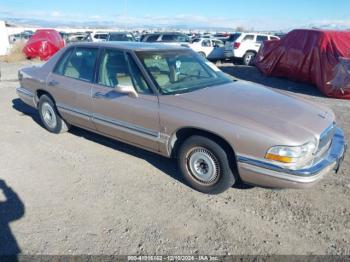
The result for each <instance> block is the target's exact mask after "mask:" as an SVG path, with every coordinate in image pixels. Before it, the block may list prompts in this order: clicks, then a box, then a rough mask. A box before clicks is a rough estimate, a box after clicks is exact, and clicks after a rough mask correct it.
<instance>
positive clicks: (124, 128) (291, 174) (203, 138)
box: [17, 42, 346, 194]
mask: <svg viewBox="0 0 350 262" xmlns="http://www.w3.org/2000/svg"><path fill="white" fill-rule="evenodd" d="M18 75H19V80H20V87H19V88H18V89H17V93H18V95H19V97H20V98H21V99H22V100H23V102H25V103H27V104H28V105H30V106H32V107H34V108H36V109H37V110H38V112H39V115H40V118H41V121H42V123H43V126H44V127H45V128H46V129H47V130H48V131H50V132H52V133H56V134H58V133H61V132H64V131H67V130H69V128H70V127H71V126H78V127H80V128H84V129H87V130H90V131H92V132H96V133H99V134H102V135H105V136H108V137H110V138H113V139H117V140H119V141H122V142H125V143H129V144H132V145H134V146H137V147H140V148H143V149H146V150H149V151H152V152H154V153H157V154H160V155H163V156H165V157H169V158H170V157H173V158H175V159H177V161H178V165H179V170H180V172H181V173H182V175H183V178H184V180H185V181H186V182H187V183H188V184H189V185H190V186H192V187H193V188H195V189H196V190H198V191H201V192H204V193H210V194H217V193H221V192H223V191H225V190H226V189H228V188H230V187H232V186H233V185H234V184H235V183H236V182H245V183H247V184H253V185H259V186H263V187H270V188H306V187H310V186H312V185H314V184H315V183H316V182H318V181H319V180H320V179H321V178H322V177H324V176H325V175H326V174H329V173H331V172H333V171H337V170H338V169H339V166H340V163H341V161H342V159H343V156H344V153H345V150H346V143H345V139H344V134H343V131H342V130H341V129H340V128H339V127H338V126H337V124H336V119H335V115H334V114H333V112H332V111H331V110H330V109H328V108H326V107H323V106H321V105H318V104H315V103H313V102H310V101H306V100H303V99H301V98H295V97H292V96H288V95H284V94H281V93H279V92H275V91H273V90H271V89H269V88H267V87H264V86H262V85H258V84H253V83H251V82H246V81H241V80H237V79H234V78H232V77H230V76H228V75H226V74H224V73H223V72H221V71H220V70H219V69H218V68H217V67H216V66H215V65H214V64H212V63H210V62H208V61H207V60H206V59H205V58H203V57H201V56H200V55H198V54H196V53H195V52H194V51H192V50H191V49H189V48H186V47H175V46H167V45H164V44H148V43H126V42H124V43H123V42H113V43H81V44H73V45H70V46H68V47H66V48H64V49H62V50H60V51H59V52H58V53H57V54H56V55H55V56H54V57H52V58H51V59H50V60H49V61H48V62H46V63H45V64H44V65H42V66H38V67H26V68H23V69H21V70H20V71H19V74H18ZM140 175H142V174H140Z"/></svg>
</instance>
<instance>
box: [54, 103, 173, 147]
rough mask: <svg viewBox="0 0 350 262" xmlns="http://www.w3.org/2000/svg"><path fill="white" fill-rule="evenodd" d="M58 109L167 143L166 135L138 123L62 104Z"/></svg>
mask: <svg viewBox="0 0 350 262" xmlns="http://www.w3.org/2000/svg"><path fill="white" fill-rule="evenodd" d="M57 108H58V109H59V110H62V111H65V112H66V113H69V114H73V115H76V116H79V117H84V118H85V119H90V120H91V121H95V122H98V123H100V124H103V125H106V124H108V125H111V126H112V127H113V128H118V129H119V130H122V131H124V132H128V133H130V134H133V135H137V136H141V137H144V138H147V139H150V140H153V141H158V142H160V143H167V139H168V136H167V135H166V134H163V133H159V132H156V131H153V130H150V129H147V128H144V127H141V126H138V125H133V124H130V123H127V122H124V121H119V120H115V119H111V118H106V117H104V116H101V115H98V114H92V113H89V112H87V111H81V110H79V109H76V108H72V107H69V106H66V105H63V104H59V103H58V104H57Z"/></svg>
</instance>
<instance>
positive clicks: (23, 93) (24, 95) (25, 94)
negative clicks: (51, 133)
mask: <svg viewBox="0 0 350 262" xmlns="http://www.w3.org/2000/svg"><path fill="white" fill-rule="evenodd" d="M16 92H17V95H18V97H19V98H20V99H21V100H22V101H23V102H24V103H26V104H27V105H30V106H32V107H34V108H36V103H35V100H34V94H33V93H32V92H31V91H29V90H28V89H25V88H23V87H18V88H17V89H16Z"/></svg>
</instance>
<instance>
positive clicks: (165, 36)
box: [141, 32, 190, 45]
mask: <svg viewBox="0 0 350 262" xmlns="http://www.w3.org/2000/svg"><path fill="white" fill-rule="evenodd" d="M141 41H142V42H159V43H170V44H186V45H187V44H188V43H190V38H189V37H188V36H187V35H185V34H182V33H177V32H169V33H153V34H147V35H144V36H143V37H142V38H141Z"/></svg>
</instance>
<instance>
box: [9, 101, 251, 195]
mask: <svg viewBox="0 0 350 262" xmlns="http://www.w3.org/2000/svg"><path fill="white" fill-rule="evenodd" d="M12 107H13V108H14V109H15V110H17V111H19V112H21V113H23V114H24V115H29V116H30V117H31V118H32V119H33V120H34V121H35V122H36V123H37V124H38V125H40V126H41V127H43V125H42V124H41V120H40V117H39V114H38V112H37V110H36V109H34V108H32V107H30V106H28V105H27V104H25V103H24V102H22V100H20V99H18V98H17V99H13V100H12ZM43 128H44V127H43ZM69 132H70V133H71V134H73V135H76V136H79V137H82V138H84V139H87V140H89V141H92V142H95V143H98V144H100V145H103V146H106V147H109V148H112V149H114V150H117V151H120V152H123V153H125V154H129V155H132V156H134V157H137V158H140V159H143V160H145V161H147V162H148V163H150V164H151V165H153V166H154V167H156V168H157V169H159V170H161V171H162V172H163V173H165V174H167V175H168V176H170V177H171V178H173V179H175V180H177V181H178V182H180V183H182V184H184V185H186V186H188V185H187V183H186V182H185V181H184V179H183V178H182V176H181V174H180V171H179V169H178V167H177V164H176V160H175V159H169V158H166V157H163V156H160V155H158V154H155V153H152V152H149V151H147V150H144V149H141V148H138V147H136V146H133V145H129V144H126V143H123V142H120V141H118V140H114V139H112V138H108V137H105V136H102V135H99V134H96V133H93V132H90V131H87V130H85V129H82V128H79V127H73V128H72V129H71V130H70V131H69ZM233 188H235V189H241V190H245V189H250V188H252V187H251V186H248V185H245V184H243V183H242V182H239V183H237V185H234V186H233Z"/></svg>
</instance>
